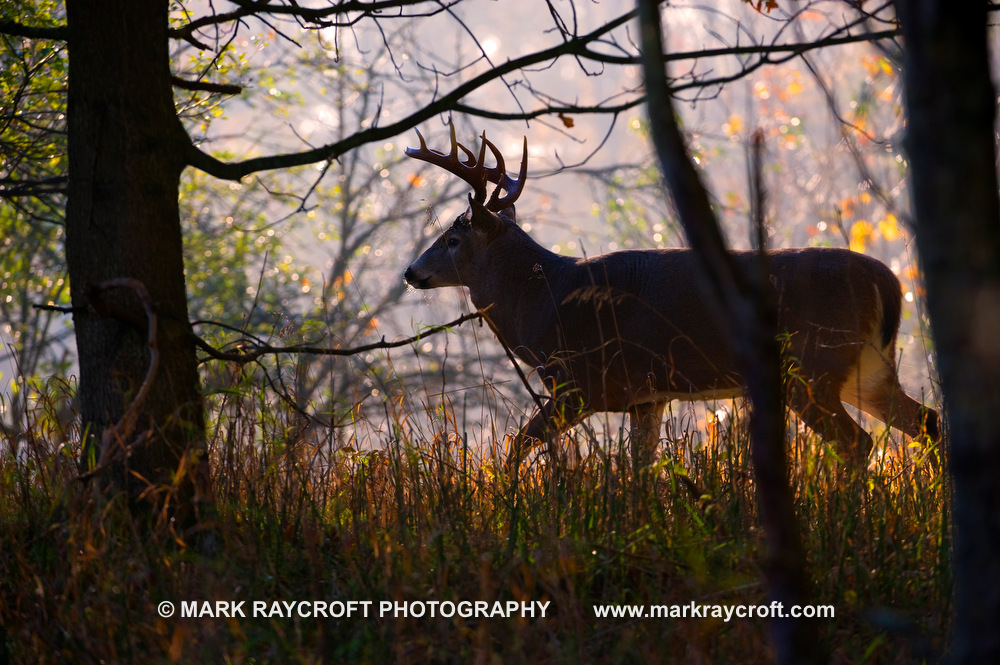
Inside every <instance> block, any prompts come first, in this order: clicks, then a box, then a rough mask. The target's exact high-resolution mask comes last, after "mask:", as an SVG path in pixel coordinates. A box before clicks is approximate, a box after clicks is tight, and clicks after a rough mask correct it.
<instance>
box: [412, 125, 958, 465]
mask: <svg viewBox="0 0 1000 665" xmlns="http://www.w3.org/2000/svg"><path fill="white" fill-rule="evenodd" d="M418 136H419V138H420V148H417V149H415V148H408V149H407V150H406V154H407V155H409V156H410V157H413V158H416V159H419V160H422V161H425V162H430V163H431V164H434V165H436V166H439V167H441V168H444V169H446V170H447V171H449V172H450V173H453V174H455V175H457V176H458V177H460V178H462V179H463V180H464V181H466V182H467V183H468V184H469V185H470V186H471V187H472V190H473V193H472V194H470V196H469V202H470V206H469V209H468V210H467V211H466V212H465V213H464V214H462V215H460V216H459V217H458V219H456V220H455V222H454V224H452V225H451V227H450V228H449V229H448V230H447V231H445V232H444V233H443V234H442V235H441V236H440V237H439V238H438V239H437V240H436V241H435V242H434V244H433V245H431V247H430V248H429V249H427V251H425V252H424V253H423V254H422V255H421V256H420V258H418V259H417V260H416V261H415V262H414V263H413V265H411V266H410V267H409V268H407V269H406V273H405V275H404V277H405V279H406V281H407V282H408V283H409V284H410V285H412V286H414V287H415V288H418V289H433V288H438V287H442V286H464V287H467V288H468V289H469V295H470V296H471V297H472V303H473V305H475V307H476V308H478V309H479V310H480V311H481V312H483V313H484V317H485V318H486V319H487V320H488V321H489V323H490V326H491V328H492V329H493V331H494V332H495V333H496V335H497V336H498V337H499V338H500V340H501V341H502V342H503V343H504V344H505V345H506V346H507V347H508V348H509V349H511V350H513V352H514V353H516V354H517V356H518V357H519V358H521V360H523V361H524V362H525V363H527V364H528V365H530V366H531V367H533V368H536V371H537V372H538V375H539V376H540V377H541V379H542V381H543V382H544V384H545V386H546V387H547V388H548V389H549V390H550V391H551V392H552V399H551V400H550V401H548V402H547V403H546V404H545V405H544V406H543V408H541V409H540V410H539V411H537V412H536V413H535V414H534V415H532V417H531V419H530V420H529V421H528V423H527V424H526V425H525V426H524V427H523V428H522V429H521V431H520V432H519V433H518V435H517V437H516V438H515V445H514V450H515V451H522V454H523V451H525V450H526V449H527V448H528V447H529V446H530V445H531V444H533V443H536V442H537V441H546V440H548V441H552V440H553V439H555V438H557V436H558V434H559V433H561V432H563V431H564V430H566V429H568V428H569V427H571V426H572V425H573V424H575V423H576V422H579V421H580V420H581V419H583V418H585V417H587V416H588V415H590V414H591V413H594V412H599V411H619V412H627V413H629V414H630V419H631V429H632V438H633V446H634V447H633V450H634V451H635V454H639V453H643V454H646V455H649V454H650V451H653V450H655V447H656V445H657V444H658V441H659V431H660V426H661V422H662V418H663V411H664V408H665V406H666V404H667V402H668V401H669V400H672V399H685V400H710V399H715V398H730V397H737V396H739V395H740V394H741V392H742V381H741V379H740V377H739V375H738V374H737V372H736V371H735V369H734V366H735V364H734V361H733V357H732V354H731V352H730V349H729V348H728V346H727V343H726V337H725V335H724V334H723V333H722V331H721V330H720V329H719V328H718V325H719V324H718V323H717V321H716V319H715V317H714V316H713V314H712V310H711V309H710V308H709V307H708V305H707V304H706V303H705V302H704V301H703V299H702V290H701V288H700V287H699V285H698V284H697V282H696V279H697V278H696V275H697V269H696V263H695V262H696V258H697V257H695V256H694V255H693V254H692V252H691V250H687V249H644V250H628V251H618V252H611V253H608V254H602V255H600V256H594V257H587V258H575V257H569V256H560V255H558V254H554V253H553V252H550V251H549V250H547V249H545V248H544V247H542V246H541V245H539V244H538V243H536V242H535V241H534V240H532V239H531V237H529V236H528V234H527V233H525V232H524V231H523V230H522V229H521V227H520V226H518V224H517V223H516V221H515V216H514V202H515V201H516V200H517V198H518V196H519V195H520V193H521V190H522V188H523V186H524V182H525V177H526V174H527V159H528V143H527V139H525V142H524V154H523V156H522V158H521V170H520V175H519V176H518V177H517V179H514V178H511V177H510V176H508V175H507V173H506V170H505V166H504V160H503V157H502V155H501V154H500V152H499V151H498V150H497V148H496V147H495V146H494V145H493V144H492V143H490V142H489V141H487V140H486V135H485V133H484V134H483V137H482V147H481V148H480V151H479V155H478V158H477V156H476V155H475V154H474V153H473V152H471V151H470V150H469V149H468V148H466V147H465V146H463V145H461V144H459V143H458V142H457V140H456V138H455V128H454V126H452V128H451V150H450V152H449V153H447V154H444V153H439V152H436V151H433V150H430V149H428V148H427V145H426V143H425V142H424V138H423V136H420V134H419V132H418ZM487 148H489V149H490V152H492V154H493V156H494V158H495V160H496V162H497V164H496V166H495V167H486V165H485V161H486V149H487ZM459 150H461V151H462V152H463V153H464V156H460V155H459ZM487 183H493V184H495V185H496V189H494V190H493V193H492V195H491V196H490V197H489V200H487V198H486V191H487ZM501 190H503V191H504V192H505V194H504V195H503V196H501V195H500V192H501ZM754 256H755V253H754V252H733V258H734V259H735V261H736V263H737V265H738V266H741V267H743V268H745V269H746V270H750V269H751V268H752V261H753V260H754ZM768 257H769V261H770V266H771V273H772V274H771V279H770V281H771V284H772V285H773V287H774V289H775V292H776V293H775V295H776V298H777V303H778V306H779V320H778V324H779V329H780V330H781V332H782V334H783V335H786V336H787V343H786V349H787V356H786V357H787V358H788V359H789V362H790V373H789V380H788V381H787V396H788V404H789V406H791V408H792V409H794V410H795V411H796V412H797V413H798V414H799V415H800V416H801V417H802V420H803V421H804V422H805V423H806V424H807V425H808V426H809V427H810V428H812V429H813V430H814V431H815V432H816V433H817V434H819V435H820V436H821V437H822V438H823V439H824V440H826V441H827V442H830V443H833V444H834V445H835V446H836V449H837V451H838V454H839V455H841V456H842V457H843V458H844V459H845V460H846V461H847V462H848V463H850V464H851V465H853V466H864V465H866V464H867V459H868V454H869V452H870V451H871V448H872V439H871V436H869V434H868V433H867V432H866V431H865V430H863V429H862V428H861V427H860V426H859V425H858V424H857V422H855V421H854V419H853V418H851V416H850V415H849V414H848V413H847V411H846V410H845V409H844V404H843V402H846V403H848V404H851V405H853V406H855V407H858V408H860V409H862V410H864V411H866V412H868V413H870V414H871V415H873V416H875V417H876V418H879V419H880V420H882V421H883V422H885V423H887V424H889V425H891V426H893V427H896V428H898V429H900V430H902V431H903V432H905V433H906V434H908V435H909V436H911V437H914V438H916V437H918V436H921V435H923V434H926V435H927V436H928V437H929V438H930V439H931V440H932V441H935V442H936V441H938V440H939V439H940V432H939V423H938V414H937V413H936V412H935V411H934V410H932V409H929V408H927V407H924V406H923V405H922V404H920V403H919V402H917V401H915V400H914V399H912V398H911V397H909V396H908V395H907V394H906V393H904V392H903V390H902V388H901V387H900V385H899V380H898V378H897V376H896V363H895V355H896V334H897V331H898V329H899V317H900V311H901V306H902V298H901V289H900V284H899V280H898V279H896V277H895V275H893V274H892V272H891V271H890V270H889V269H888V268H887V267H886V266H885V265H884V264H882V263H880V262H879V261H877V260H875V259H873V258H870V257H868V256H864V255H862V254H857V253H855V252H852V251H849V250H846V249H830V248H810V249H786V250H776V251H771V252H768Z"/></svg>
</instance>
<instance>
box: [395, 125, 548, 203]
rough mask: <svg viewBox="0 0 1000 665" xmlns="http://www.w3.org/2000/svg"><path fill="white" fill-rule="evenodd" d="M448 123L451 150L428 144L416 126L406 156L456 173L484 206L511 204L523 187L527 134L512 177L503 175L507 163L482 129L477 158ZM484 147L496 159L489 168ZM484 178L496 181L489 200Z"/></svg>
mask: <svg viewBox="0 0 1000 665" xmlns="http://www.w3.org/2000/svg"><path fill="white" fill-rule="evenodd" d="M448 127H449V128H450V129H451V150H450V151H449V152H448V153H447V154H445V153H443V152H438V151H436V150H431V149H430V148H428V147H427V143H426V142H425V141H424V137H423V135H422V134H421V133H420V130H417V138H419V139H420V147H419V148H407V149H406V155H407V156H408V157H413V158H414V159H419V160H420V161H423V162H428V163H430V164H434V165H435V166H440V167H441V168H443V169H444V170H445V171H447V172H448V173H451V174H453V175H457V176H458V177H459V178H461V179H462V180H464V181H465V182H467V183H469V184H470V185H472V192H473V195H474V197H475V199H476V201H478V202H479V203H485V204H486V208H487V209H488V210H492V211H493V212H500V211H501V210H503V209H504V208H509V207H511V206H513V205H514V202H515V201H517V198H518V197H519V196H520V195H521V191H522V190H523V189H524V181H525V179H526V178H527V175H528V137H525V138H524V154H523V155H522V156H521V171H520V173H519V174H518V176H517V179H516V180H515V179H514V178H511V177H510V176H509V175H507V167H506V165H505V164H504V161H503V155H501V154H500V151H499V150H498V149H497V147H496V146H495V145H493V144H492V143H491V142H490V141H488V140H487V139H486V132H483V136H482V139H483V145H482V147H480V149H479V157H478V159H477V158H476V156H475V153H473V152H472V151H471V150H469V149H468V148H466V147H465V146H464V145H462V144H461V143H459V142H458V139H457V138H456V136H455V125H454V123H452V122H451V121H448ZM487 147H488V148H489V149H490V152H492V153H493V157H494V159H496V162H497V165H496V166H491V167H489V168H487V167H486V148H487ZM459 148H461V150H462V152H464V153H465V159H464V160H463V159H462V158H461V157H459V155H458V150H459ZM487 182H490V183H493V184H494V185H496V189H494V190H493V193H492V194H491V195H490V200H489V201H486V183H487ZM501 189H502V190H504V191H505V192H507V193H506V195H504V196H500V190H501Z"/></svg>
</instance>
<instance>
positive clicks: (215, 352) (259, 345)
mask: <svg viewBox="0 0 1000 665" xmlns="http://www.w3.org/2000/svg"><path fill="white" fill-rule="evenodd" d="M481 317H482V314H481V313H479V312H472V313H471V314H465V315H463V316H460V317H458V318H457V319H455V320H454V321H451V322H450V323H445V324H442V325H438V326H431V327H430V328H428V329H427V330H425V331H423V332H421V333H418V334H416V335H414V336H412V337H407V338H406V339H398V340H395V341H392V342H387V341H385V338H384V337H383V338H382V341H380V342H373V343H371V344H364V345H362V346H356V347H353V348H349V349H331V348H326V347H319V346H310V345H306V344H297V345H293V346H272V345H270V344H268V343H267V342H264V341H262V340H260V339H257V338H250V336H249V335H247V333H245V332H244V331H242V330H238V329H235V331H236V332H239V333H240V334H241V335H243V336H244V339H242V340H240V341H239V342H237V343H236V346H237V347H238V349H239V350H237V351H220V350H219V349H216V348H215V347H213V346H212V345H210V344H209V343H208V342H206V341H205V340H203V339H201V338H200V337H197V336H196V337H195V344H196V345H197V346H198V348H199V349H201V350H202V351H204V352H205V353H207V354H208V355H209V356H210V357H211V358H214V359H215V360H225V361H229V362H236V363H241V364H243V363H249V362H254V361H256V360H257V359H258V358H260V357H261V356H265V355H291V354H299V353H301V354H308V355H314V356H356V355H358V354H360V353H365V352H367V351H376V350H379V349H395V348H399V347H401V346H409V345H410V344H414V343H416V342H419V341H420V340H423V339H426V338H427V337H430V336H431V335H436V334H437V333H440V332H445V331H448V330H451V329H452V328H454V327H455V326H460V325H462V324H463V323H465V322H466V321H470V320H472V319H478V318H481ZM194 324H195V325H197V324H205V325H213V326H218V327H220V328H226V329H230V330H233V329H232V328H230V327H229V326H227V325H225V324H222V323H218V322H215V321H195V322H194Z"/></svg>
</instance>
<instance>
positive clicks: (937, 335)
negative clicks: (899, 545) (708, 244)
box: [896, 0, 1000, 663]
mask: <svg viewBox="0 0 1000 665" xmlns="http://www.w3.org/2000/svg"><path fill="white" fill-rule="evenodd" d="M896 5H897V11H898V13H899V17H900V20H901V23H902V27H903V35H904V37H905V43H904V49H905V51H904V60H903V63H904V81H905V84H906V96H907V103H908V109H909V126H908V133H907V138H906V150H907V153H908V156H909V161H910V174H911V179H912V187H911V191H912V192H913V203H914V218H915V221H914V224H915V227H916V228H915V231H916V240H917V249H918V251H919V253H920V260H921V265H922V268H923V272H924V279H925V281H926V284H927V308H928V311H929V312H930V317H931V330H932V332H933V334H934V342H935V345H936V348H937V357H938V371H939V373H940V377H941V387H942V392H943V394H944V402H945V407H946V411H947V414H948V423H949V428H948V429H949V432H948V436H947V437H946V438H947V440H948V441H949V444H950V447H949V451H948V456H949V465H950V469H951V473H952V476H953V480H954V494H953V497H954V502H953V508H952V515H953V520H954V522H953V523H954V575H955V619H954V624H953V632H952V635H953V658H954V662H958V663H996V662H1000V633H998V632H997V630H996V626H997V624H998V623H1000V418H997V413H998V412H1000V200H998V197H997V172H996V150H995V141H996V138H995V136H994V119H995V113H996V93H995V91H994V89H993V85H992V82H991V79H990V71H989V52H988V47H987V33H986V25H987V15H986V3H980V2H959V3H955V2H948V1H946V0H900V1H898V2H897V3H896Z"/></svg>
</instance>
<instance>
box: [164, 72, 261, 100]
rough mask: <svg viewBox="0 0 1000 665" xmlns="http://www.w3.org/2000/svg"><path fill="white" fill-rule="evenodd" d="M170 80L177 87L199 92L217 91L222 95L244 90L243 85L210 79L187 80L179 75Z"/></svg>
mask: <svg viewBox="0 0 1000 665" xmlns="http://www.w3.org/2000/svg"><path fill="white" fill-rule="evenodd" d="M170 82H171V83H172V84H173V85H174V87H175V88H180V89H181V90H192V91H198V92H215V93H218V94H220V95H238V94H240V93H241V92H243V86H241V85H234V84H232V83H211V82H210V81H186V80H184V79H182V78H181V77H179V76H171V77H170Z"/></svg>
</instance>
